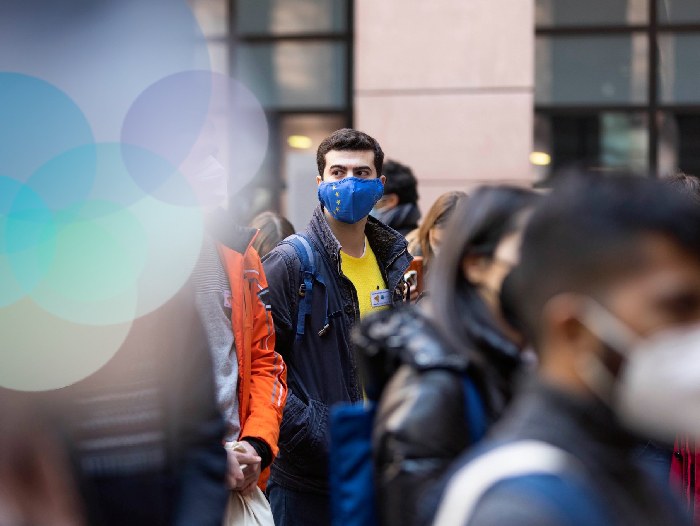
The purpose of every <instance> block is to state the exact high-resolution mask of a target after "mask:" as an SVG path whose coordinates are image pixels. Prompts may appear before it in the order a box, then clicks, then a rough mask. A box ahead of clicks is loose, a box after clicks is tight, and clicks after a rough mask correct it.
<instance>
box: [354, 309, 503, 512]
mask: <svg viewBox="0 0 700 526" xmlns="http://www.w3.org/2000/svg"><path fill="white" fill-rule="evenodd" d="M493 341H494V342H495V341H498V340H497V339H494V340H493ZM354 343H355V345H356V349H357V352H358V355H359V357H360V358H359V363H360V367H361V371H362V373H363V377H364V380H365V388H366V392H367V395H368V397H369V398H371V399H374V400H377V401H378V410H377V416H376V420H375V427H374V433H373V441H372V442H373V449H374V461H375V469H376V480H375V483H376V489H377V493H378V495H377V502H378V503H379V510H378V512H379V516H380V518H381V524H382V525H384V526H394V525H396V526H398V525H401V526H406V525H411V524H416V523H417V517H418V516H419V514H418V510H419V503H420V501H421V499H422V497H423V496H424V495H425V494H426V493H427V492H429V491H430V489H431V488H432V487H433V486H434V485H435V484H436V483H437V482H438V481H439V479H440V478H441V476H442V475H443V474H444V473H445V471H446V470H447V468H448V466H449V465H450V464H451V463H452V462H453V461H454V459H455V458H456V457H458V456H459V455H460V453H462V452H463V451H464V450H465V449H466V448H467V447H468V446H469V445H470V440H469V429H468V428H467V419H466V416H465V414H466V409H465V401H464V395H463V386H462V378H463V376H464V374H465V372H467V371H469V375H470V377H471V378H473V379H474V381H475V384H476V386H477V388H478V390H479V392H480V395H481V397H482V399H483V400H484V402H485V404H486V408H487V413H488V425H490V424H491V423H492V422H493V421H495V419H496V418H497V417H499V416H500V414H501V412H502V411H503V408H504V406H505V403H506V401H507V400H508V399H509V396H510V393H502V392H501V390H500V388H499V387H497V386H499V384H500V385H502V384H503V382H496V381H494V379H493V378H494V377H495V376H502V375H501V374H500V373H499V372H498V371H497V370H496V368H495V367H493V366H492V365H490V364H489V361H488V360H479V361H481V362H483V363H482V365H478V364H477V361H476V360H471V361H470V359H469V358H468V356H469V354H468V353H467V352H465V353H456V352H454V351H452V350H451V349H449V348H448V347H447V345H446V344H444V343H443V341H442V339H441V337H440V335H439V334H438V332H437V330H436V329H435V328H434V327H433V326H432V324H431V322H430V321H429V320H428V318H427V317H426V316H425V315H424V314H422V313H421V312H420V311H419V310H418V308H415V307H414V308H402V309H398V310H395V311H392V312H384V313H379V314H378V315H376V316H373V317H370V318H369V319H368V320H367V322H366V323H364V324H363V325H362V327H361V328H360V330H358V331H356V333H355V334H354ZM505 343H506V342H504V346H505ZM469 346H470V344H469V342H465V350H466V349H467V348H469ZM482 351H486V352H485V353H484V352H480V353H477V356H480V357H483V356H484V354H486V356H487V357H488V354H489V352H490V353H491V354H494V353H498V352H499V351H498V350H497V349H489V350H486V349H482ZM500 358H502V357H500ZM513 367H516V364H515V363H513Z"/></svg>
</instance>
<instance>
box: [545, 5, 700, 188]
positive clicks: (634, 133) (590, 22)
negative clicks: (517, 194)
mask: <svg viewBox="0 0 700 526" xmlns="http://www.w3.org/2000/svg"><path fill="white" fill-rule="evenodd" d="M535 13H536V14H535V19H536V24H537V28H536V44H535V83H536V87H535V137H534V149H535V153H533V163H535V164H537V165H538V170H540V174H539V175H540V177H541V178H542V179H545V180H546V179H548V178H550V177H553V176H555V175H556V174H557V173H558V172H559V171H560V170H564V169H566V168H567V167H570V166H572V165H575V164H583V165H584V166H586V167H590V168H594V169H599V170H614V169H622V170H626V171H631V172H632V173H636V174H640V175H647V174H651V175H656V174H660V175H664V174H667V173H672V172H674V171H676V170H679V169H680V170H683V171H686V172H688V173H693V174H696V175H700V158H699V157H700V156H699V155H698V154H697V153H695V148H693V147H692V144H693V143H695V144H697V142H696V137H697V138H700V76H699V75H698V74H697V71H698V70H700V2H698V1H697V0H587V1H586V2H581V1H580V0H536V10H535Z"/></svg>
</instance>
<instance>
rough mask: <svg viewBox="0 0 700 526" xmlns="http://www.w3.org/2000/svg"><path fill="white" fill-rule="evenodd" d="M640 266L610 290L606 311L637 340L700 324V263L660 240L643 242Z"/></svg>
mask: <svg viewBox="0 0 700 526" xmlns="http://www.w3.org/2000/svg"><path fill="white" fill-rule="evenodd" d="M641 257H643V259H644V263H645V264H644V267H643V270H641V271H640V272H637V273H634V274H633V275H631V276H629V277H628V278H627V279H625V280H621V281H620V282H619V283H617V284H616V285H615V286H614V287H611V288H610V289H609V290H608V292H607V293H606V294H605V295H604V297H603V303H604V304H605V306H606V307H607V308H608V310H609V311H610V312H611V313H612V314H614V315H615V316H616V317H618V318H619V319H620V321H622V322H623V323H624V324H625V325H627V326H628V327H629V328H630V329H632V331H633V332H634V333H635V334H636V335H638V336H639V337H640V338H648V337H650V336H652V335H653V334H654V333H656V332H658V331H661V330H664V329H670V328H674V327H677V326H683V325H688V324H693V323H700V263H698V262H697V261H696V260H695V259H693V258H692V257H691V256H689V255H688V254H686V253H685V252H683V251H682V250H681V249H680V248H679V247H677V246H676V245H675V244H674V243H673V242H671V241H669V240H667V239H665V238H663V237H650V238H648V239H647V240H645V242H644V243H643V248H642V255H641Z"/></svg>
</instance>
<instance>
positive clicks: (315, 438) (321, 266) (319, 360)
mask: <svg viewBox="0 0 700 526" xmlns="http://www.w3.org/2000/svg"><path fill="white" fill-rule="evenodd" d="M365 233H366V235H367V240H368V241H369V244H370V246H371V247H372V250H373V251H374V254H375V256H376V257H377V262H378V263H379V267H380V270H381V272H382V275H383V277H384V280H385V281H386V284H387V288H388V289H389V290H390V291H392V292H393V298H392V299H393V303H394V304H396V303H400V302H402V301H403V287H404V279H403V276H404V273H405V271H406V269H407V268H408V265H409V263H410V261H411V256H410V255H409V254H408V251H407V244H406V240H405V239H404V238H403V236H401V235H400V234H399V233H398V232H396V231H394V230H392V229H391V228H389V227H387V226H386V225H384V224H383V223H380V222H379V221H377V220H376V219H374V218H372V217H370V218H369V219H368V222H367V226H366V228H365ZM305 235H306V236H307V238H308V239H309V241H310V242H311V245H312V247H313V250H314V253H315V265H316V267H317V269H318V272H319V274H320V276H321V278H322V281H323V282H324V283H325V287H324V286H323V285H320V284H318V283H314V287H313V293H312V307H311V316H310V319H307V322H306V327H305V332H304V336H303V338H302V339H301V340H298V341H297V339H296V326H297V314H298V304H299V300H300V299H301V297H300V295H299V289H300V285H301V270H300V269H301V263H300V261H299V258H298V257H297V254H296V252H295V250H294V248H293V247H292V246H290V245H287V244H280V245H278V246H277V247H276V248H275V249H274V250H273V251H272V252H270V253H269V254H268V255H267V256H266V257H265V259H264V260H263V266H264V268H265V274H266V275H267V281H268V284H269V290H270V303H271V304H272V315H273V319H274V322H275V332H276V339H277V346H276V351H277V352H278V353H280V354H281V355H282V357H283V358H284V360H285V362H286V364H287V382H288V387H289V396H288V398H287V405H286V407H285V411H284V417H283V420H282V427H281V429H280V439H279V447H280V452H279V456H278V458H277V459H276V460H275V462H274V464H273V466H272V476H271V480H273V481H274V482H276V483H278V484H280V485H281V486H283V487H287V488H290V489H295V490H300V491H308V492H314V493H321V494H325V493H327V492H328V481H327V479H328V466H327V464H328V413H329V409H330V407H331V406H332V405H333V404H336V403H338V402H348V401H352V402H355V401H358V400H361V399H362V386H361V385H360V380H359V375H358V370H357V363H356V360H355V357H354V354H353V351H352V347H351V342H350V330H351V328H352V327H353V325H354V324H355V323H357V322H358V321H359V319H360V308H359V302H358V299H357V292H356V291H355V287H354V286H353V284H352V283H351V282H350V280H349V279H348V278H346V277H345V276H344V275H343V274H342V271H341V261H340V248H341V247H340V244H339V243H338V240H337V239H336V238H335V236H334V235H333V232H332V231H331V229H330V227H329V226H328V223H327V221H326V218H325V215H324V212H323V209H322V208H321V207H320V206H319V207H317V208H316V210H315V211H314V215H313V217H312V218H311V221H310V222H309V225H308V227H307V229H306V231H305ZM326 302H327V306H326ZM326 319H328V325H329V326H328V328H327V329H326V330H325V331H324V330H322V329H324V325H325V320H326Z"/></svg>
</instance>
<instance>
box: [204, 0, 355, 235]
mask: <svg viewBox="0 0 700 526" xmlns="http://www.w3.org/2000/svg"><path fill="white" fill-rule="evenodd" d="M190 4H191V5H192V7H193V10H194V12H195V14H196V15H197V18H198V20H199V23H200V25H201V26H202V29H203V33H204V35H205V38H206V39H207V44H208V49H209V55H210V59H211V62H212V69H214V70H215V71H219V72H222V73H226V74H231V75H232V76H233V77H234V78H236V79H237V80H239V81H241V82H242V83H243V84H245V85H246V86H247V87H248V88H249V89H250V90H251V91H252V92H253V93H254V94H255V96H256V97H257V99H258V100H259V101H260V103H261V104H262V106H263V108H264V109H265V112H266V115H267V119H268V125H269V129H270V138H269V146H268V151H267V155H266V158H265V161H264V162H263V165H262V167H261V169H260V170H259V172H258V174H257V176H256V178H255V179H254V181H253V182H252V183H249V184H248V185H247V186H246V187H245V188H241V189H237V190H238V191H239V195H238V196H237V197H234V198H233V202H234V203H237V204H238V205H239V206H240V208H241V214H240V215H241V218H240V219H241V221H247V220H248V219H250V217H252V216H253V215H255V214H256V213H258V212H260V211H263V210H268V209H271V210H277V211H281V212H282V213H285V214H288V215H289V218H290V220H292V222H293V223H294V224H295V226H296V227H297V228H301V227H303V226H304V224H303V223H306V221H308V218H309V217H310V215H311V211H312V210H313V208H314V207H315V204H316V197H315V195H316V194H315V191H314V188H313V186H310V185H315V176H316V153H315V147H316V146H317V145H318V143H319V142H320V141H321V140H322V139H323V138H324V137H326V136H327V135H329V134H330V133H331V132H333V131H335V130H336V129H338V128H342V127H345V126H352V89H351V86H352V30H353V27H352V22H353V17H352V14H353V5H352V0H190ZM301 174H305V176H306V177H307V178H308V180H306V179H304V178H303V177H302V176H301Z"/></svg>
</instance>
